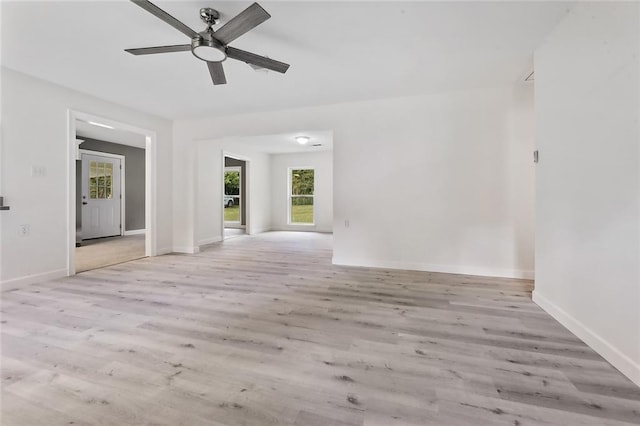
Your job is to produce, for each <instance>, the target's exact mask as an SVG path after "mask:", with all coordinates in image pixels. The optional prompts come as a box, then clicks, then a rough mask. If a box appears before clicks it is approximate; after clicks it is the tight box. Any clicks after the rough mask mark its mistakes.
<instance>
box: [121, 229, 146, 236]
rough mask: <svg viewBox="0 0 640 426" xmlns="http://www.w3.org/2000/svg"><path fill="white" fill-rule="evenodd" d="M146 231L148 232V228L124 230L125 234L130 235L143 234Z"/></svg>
mask: <svg viewBox="0 0 640 426" xmlns="http://www.w3.org/2000/svg"><path fill="white" fill-rule="evenodd" d="M145 232H147V230H146V229H144V228H143V229H131V230H129V231H124V235H125V236H128V235H143V234H144V233H145Z"/></svg>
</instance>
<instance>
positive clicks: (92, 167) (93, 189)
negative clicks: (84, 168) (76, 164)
mask: <svg viewBox="0 0 640 426" xmlns="http://www.w3.org/2000/svg"><path fill="white" fill-rule="evenodd" d="M97 169H98V165H97V163H96V162H95V161H91V162H90V163H89V197H90V198H94V199H95V198H97V197H98V178H97V174H98V170H97Z"/></svg>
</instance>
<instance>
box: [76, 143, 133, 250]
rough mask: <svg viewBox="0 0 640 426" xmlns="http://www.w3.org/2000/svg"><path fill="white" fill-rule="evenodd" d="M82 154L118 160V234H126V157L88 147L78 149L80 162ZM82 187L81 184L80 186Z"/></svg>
mask: <svg viewBox="0 0 640 426" xmlns="http://www.w3.org/2000/svg"><path fill="white" fill-rule="evenodd" d="M82 154H87V155H93V156H95V157H106V158H115V159H118V160H120V235H126V234H125V233H124V230H125V228H126V223H125V218H126V213H127V208H126V202H125V200H126V199H127V197H126V192H125V190H126V188H127V185H126V182H125V160H126V157H125V156H124V155H120V154H111V153H109V152H102V151H91V150H89V149H81V150H80V163H82ZM81 187H82V186H81ZM76 198H78V194H76ZM80 238H82V228H80Z"/></svg>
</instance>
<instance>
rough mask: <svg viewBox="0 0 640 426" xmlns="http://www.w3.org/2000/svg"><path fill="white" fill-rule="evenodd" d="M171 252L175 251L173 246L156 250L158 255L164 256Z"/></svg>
mask: <svg viewBox="0 0 640 426" xmlns="http://www.w3.org/2000/svg"><path fill="white" fill-rule="evenodd" d="M171 252H173V249H172V248H171V247H164V248H161V249H158V250H156V256H162V255H163V254H169V253H171Z"/></svg>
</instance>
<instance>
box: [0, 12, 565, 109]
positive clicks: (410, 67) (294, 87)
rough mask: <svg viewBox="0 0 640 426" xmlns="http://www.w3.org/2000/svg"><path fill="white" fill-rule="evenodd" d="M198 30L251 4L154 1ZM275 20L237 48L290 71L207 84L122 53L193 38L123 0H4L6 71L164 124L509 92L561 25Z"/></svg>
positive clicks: (321, 17) (498, 19)
mask: <svg viewBox="0 0 640 426" xmlns="http://www.w3.org/2000/svg"><path fill="white" fill-rule="evenodd" d="M156 4H157V5H158V6H160V7H161V8H163V9H165V10H166V11H167V12H169V13H170V14H172V15H174V16H175V17H176V18H178V19H179V20H181V21H183V22H184V23H185V24H187V25H188V26H190V27H191V28H193V29H195V30H196V31H201V30H202V29H203V28H204V26H203V24H202V22H201V21H200V19H199V16H198V11H199V9H200V8H201V7H205V6H209V7H214V8H216V9H218V10H219V11H220V12H221V13H222V18H223V19H222V22H223V23H224V22H225V21H226V20H228V19H230V18H231V17H233V16H235V15H236V14H237V13H238V12H240V11H241V10H243V9H244V8H246V7H247V6H248V5H249V4H250V2H249V1H233V2H217V1H208V0H201V1H181V2H170V1H157V2H156ZM261 4H262V6H263V7H264V8H265V9H266V10H267V11H268V12H269V13H270V14H271V16H272V18H271V19H270V20H268V21H266V22H265V23H263V24H261V25H260V26H258V27H257V28H255V29H254V30H252V31H250V32H249V33H247V34H245V35H243V36H242V37H240V38H239V39H237V40H235V41H234V42H233V43H231V45H232V46H234V47H237V48H240V49H244V50H249V51H251V52H254V53H258V54H262V55H266V56H269V57H271V58H274V59H277V60H280V61H283V62H287V63H290V64H291V68H290V69H289V71H288V72H287V74H285V75H281V74H278V73H274V72H268V73H265V72H256V71H254V70H253V69H252V68H251V67H249V66H248V65H246V64H244V63H241V62H237V61H234V60H231V59H228V60H227V61H226V62H225V63H224V67H225V71H226V74H227V81H228V84H227V85H225V86H215V87H214V86H213V85H212V84H211V80H210V77H209V73H208V70H207V68H206V65H205V64H204V63H203V62H201V61H199V60H198V59H196V58H195V57H194V56H193V55H192V54H191V53H190V52H179V53H168V54H162V55H150V56H137V57H136V56H133V55H130V54H128V53H125V52H124V51H123V49H125V48H132V47H147V46H158V45H165V44H186V43H188V42H189V40H188V38H187V37H186V36H185V35H183V34H182V33H180V32H179V31H177V30H176V29H174V28H172V27H170V26H169V25H167V24H166V23H164V22H162V21H160V20H159V19H158V18H156V17H154V16H153V15H151V14H149V13H148V12H146V11H144V10H143V9H141V8H140V7H138V6H136V5H134V4H133V3H130V2H128V1H123V0H118V1H102V2H100V1H89V2H78V1H69V2H59V1H48V2H30V1H26V2H12V1H2V2H1V7H2V64H3V65H4V66H7V67H9V68H12V69H15V70H18V71H22V72H24V73H27V74H30V75H33V76H35V77H39V78H43V79H45V80H49V81H52V82H55V83H58V84H61V85H63V86H67V87H70V88H73V89H76V90H79V91H82V92H85V93H89V94H92V95H95V96H98V97H100V98H103V99H107V100H110V101H113V102H117V103H119V104H123V105H126V106H129V107H132V108H135V109H139V110H142V111H147V112H151V113H154V114H157V115H160V116H163V117H166V118H186V117H196V116H206V115H223V114H225V115H226V114H234V113H243V112H252V111H262V110H272V109H282V108H292V107H300V106H311V105H319V104H330V103H337V102H346V101H355V100H364V99H376V98H384V97H392V96H402V95H409V94H414V93H428V92H442V91H445V90H456V89H465V88H473V87H488V86H496V85H503V84H508V83H511V82H515V81H517V80H518V79H521V78H523V77H524V76H526V74H527V71H530V67H531V60H532V52H533V51H534V49H535V47H536V46H537V45H539V44H540V42H541V41H542V40H543V38H544V36H545V35H546V34H547V33H549V31H550V30H551V29H552V28H553V26H554V25H555V24H556V23H557V22H558V21H559V20H560V19H561V17H562V16H563V15H564V13H565V12H566V9H567V4H566V3H558V2H538V1H534V2H496V3H485V2H469V3H465V2H448V3H445V2H409V3H404V2H362V1H359V2H313V1H299V2H266V1H265V2H261Z"/></svg>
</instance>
